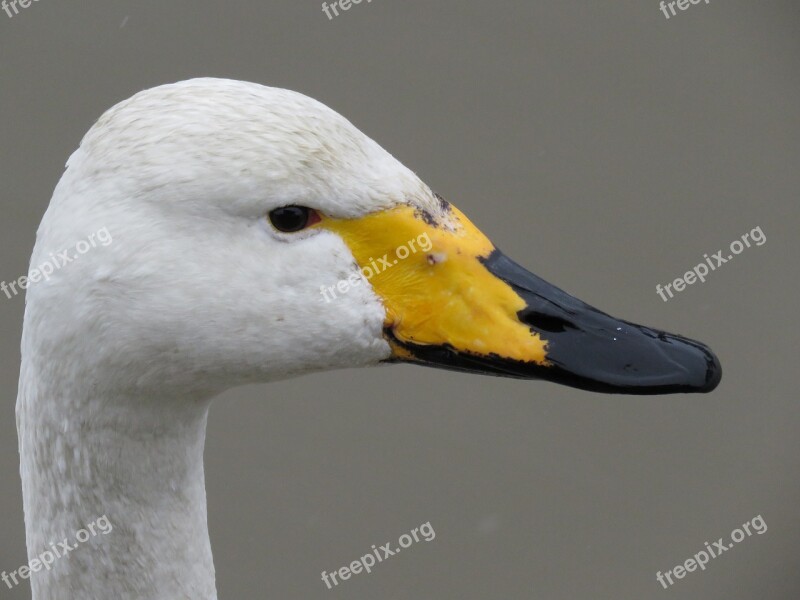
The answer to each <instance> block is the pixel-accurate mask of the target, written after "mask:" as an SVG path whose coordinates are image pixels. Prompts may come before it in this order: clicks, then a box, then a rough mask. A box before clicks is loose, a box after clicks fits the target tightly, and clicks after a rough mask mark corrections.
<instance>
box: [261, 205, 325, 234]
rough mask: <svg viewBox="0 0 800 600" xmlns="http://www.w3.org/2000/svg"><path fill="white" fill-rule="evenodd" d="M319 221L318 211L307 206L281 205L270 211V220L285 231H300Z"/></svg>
mask: <svg viewBox="0 0 800 600" xmlns="http://www.w3.org/2000/svg"><path fill="white" fill-rule="evenodd" d="M319 221H320V217H319V214H317V211H315V210H314V209H312V208H308V207H306V206H281V207H280V208H276V209H275V210H271V211H270V212H269V222H270V223H272V226H273V227H274V228H275V229H277V230H278V231H282V232H284V233H292V232H295V231H300V230H301V229H305V228H306V227H309V226H310V225H313V224H314V223H318V222H319Z"/></svg>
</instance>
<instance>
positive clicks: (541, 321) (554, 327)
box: [519, 310, 572, 333]
mask: <svg viewBox="0 0 800 600" xmlns="http://www.w3.org/2000/svg"><path fill="white" fill-rule="evenodd" d="M519 318H520V320H521V321H522V322H523V323H525V324H526V325H530V326H531V327H533V328H534V329H539V330H541V331H548V332H550V333H560V332H562V331H566V330H567V329H571V328H572V324H571V323H570V322H569V321H567V320H566V319H562V318H561V317H557V316H554V315H546V314H544V313H540V312H536V311H534V310H525V311H522V312H521V313H520V315H519Z"/></svg>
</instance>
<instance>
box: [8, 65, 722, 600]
mask: <svg viewBox="0 0 800 600" xmlns="http://www.w3.org/2000/svg"><path fill="white" fill-rule="evenodd" d="M100 231H105V232H106V233H107V234H108V235H107V239H108V240H110V241H109V243H108V244H95V245H94V246H91V247H88V248H87V247H86V245H85V244H84V246H83V249H84V251H83V252H82V253H76V252H74V251H73V252H72V256H71V258H72V260H71V261H70V262H69V263H67V264H63V265H61V264H59V266H58V268H57V269H50V270H52V271H53V272H52V273H48V274H47V277H37V278H34V277H31V282H29V286H28V288H27V290H26V306H25V315H24V323H23V333H22V341H21V367H20V379H19V388H18V396H17V404H16V417H17V429H18V435H19V452H20V474H21V481H22V490H23V504H24V515H25V530H26V542H27V548H28V555H29V557H36V556H40V555H41V554H42V553H43V552H47V551H49V549H50V548H51V547H52V546H53V544H57V543H58V542H59V541H61V540H62V539H65V538H68V537H69V536H72V535H74V532H75V531H77V530H79V529H81V528H82V527H84V526H85V525H86V524H87V523H91V522H93V521H95V520H96V519H98V518H99V517H101V516H103V517H104V518H107V520H108V522H109V523H110V524H112V525H113V531H111V532H110V533H109V534H108V535H98V536H95V537H93V538H92V539H90V540H88V541H86V543H84V544H82V545H81V546H80V547H77V548H75V549H74V550H73V551H72V552H71V553H70V555H69V556H68V557H64V558H61V559H59V560H55V561H54V562H53V564H52V565H50V566H49V567H48V568H47V569H40V570H38V571H37V572H35V573H31V574H30V583H31V588H32V592H33V598H34V600H60V599H69V600H74V599H75V598H85V599H93V598H98V599H99V598H102V599H106V598H122V599H127V598H131V599H134V598H135V599H137V600H143V599H158V600H160V599H164V600H167V599H169V600H174V599H176V598H191V599H192V600H209V599H215V598H217V591H216V584H215V570H214V562H213V558H212V550H211V544H210V541H209V535H208V526H207V507H206V486H205V475H204V467H203V448H204V443H205V432H206V423H207V417H208V412H209V408H210V406H211V404H212V400H213V399H214V397H216V396H218V395H219V394H220V393H221V392H223V391H225V390H227V389H230V388H232V387H235V386H238V385H242V384H250V383H269V382H271V381H276V380H280V379H286V378H290V377H297V376H300V375H303V374H306V373H311V372H319V371H325V370H331V369H340V368H353V367H366V366H373V365H379V364H385V363H406V364H416V365H420V366H429V367H436V368H443V369H449V370H452V371H458V372H466V373H472V374H482V375H495V376H503V377H513V378H518V379H525V380H546V381H550V382H554V383H558V384H563V385H567V386H570V387H572V388H575V389H576V390H584V391H593V392H603V393H623V394H670V393H707V392H710V391H712V390H713V389H714V388H716V387H717V385H718V384H719V382H720V379H721V374H722V370H721V366H720V362H719V360H718V358H717V357H716V355H715V354H714V353H713V351H712V350H711V349H710V348H709V347H708V346H706V345H705V344H702V343H701V342H697V341H694V340H692V339H689V338H686V337H683V336H680V335H675V334H670V333H666V332H663V331H660V330H656V329H653V328H650V327H646V326H642V325H636V324H634V323H630V322H627V321H623V320H619V319H616V318H614V317H611V316H610V315H608V314H607V313H605V312H602V311H600V310H598V309H595V308H593V307H592V306H590V305H588V304H586V303H584V302H582V301H580V300H578V299H577V298H575V297H573V296H572V295H570V294H568V293H567V292H564V291H562V290H561V289H559V288H557V287H555V286H554V285H552V284H550V283H548V282H546V281H544V280H543V279H541V278H539V277H537V276H536V275H534V274H533V273H531V272H530V271H528V270H527V269H525V268H524V267H522V266H520V265H519V264H517V263H516V262H514V261H513V260H512V259H511V258H509V257H508V256H506V255H505V254H504V253H502V252H501V251H500V250H499V249H498V248H497V247H495V246H494V245H493V243H492V242H491V241H490V240H489V239H488V238H487V237H486V236H485V235H484V234H483V233H482V232H481V231H480V230H479V229H478V227H477V226H476V225H474V224H473V223H472V222H471V221H470V220H469V219H468V218H467V216H466V215H465V214H464V213H462V212H461V211H460V210H459V209H458V208H456V207H455V206H454V205H453V204H451V203H449V202H448V201H446V200H445V199H444V198H443V197H442V196H441V195H439V194H438V193H436V192H434V191H433V190H432V189H431V188H430V187H429V186H428V185H426V184H425V183H424V182H423V181H422V180H421V179H420V178H419V177H418V176H417V175H416V174H415V173H414V172H413V171H411V170H410V169H409V168H407V167H406V166H404V165H403V164H401V163H400V162H399V161H398V160H397V159H395V158H394V157H393V156H392V155H391V154H389V152H387V151H386V150H384V149H383V148H382V147H381V146H380V145H379V144H378V143H377V142H375V141H373V140H372V139H371V138H370V137H368V136H367V135H365V134H364V133H362V132H361V131H360V130H359V129H358V128H356V126H354V125H353V124H352V123H351V122H350V121H348V120H347V119H346V118H345V117H343V116H341V115H340V114H339V113H337V112H335V111H334V110H332V109H330V108H328V107H327V106H325V105H324V104H322V103H320V102H318V101H316V100H314V99H312V98H310V97H308V96H305V95H303V94H301V93H298V92H294V91H289V90H285V89H278V88H273V87H268V86H265V85H260V84H257V83H249V82H242V81H234V80H229V79H219V78H199V79H191V80H187V81H181V82H177V83H170V84H165V85H160V86H157V87H154V88H151V89H147V90H144V91H141V92H139V93H137V94H135V95H133V96H132V97H130V98H128V99H127V100H124V101H122V102H120V103H119V104H117V105H115V106H113V107H112V108H110V109H109V110H108V111H107V112H105V113H104V114H103V115H102V116H101V117H100V118H99V119H98V120H97V121H96V122H95V123H94V125H93V126H92V127H91V128H90V129H89V130H88V132H87V133H86V134H85V136H84V137H83V139H82V140H81V142H80V144H79V146H78V149H77V150H75V152H74V153H73V154H72V155H71V156H70V157H69V159H68V161H67V163H66V167H65V170H64V173H63V175H62V176H61V178H60V180H59V182H58V183H57V185H56V187H55V190H54V192H53V195H52V198H51V201H50V204H49V206H48V208H47V210H46V211H45V213H44V215H43V217H42V220H41V223H40V226H39V228H38V230H37V234H36V242H35V245H34V249H33V253H32V257H31V262H30V265H31V269H36V268H37V266H38V265H42V264H44V263H46V262H47V261H48V260H49V257H51V256H54V255H55V254H56V253H58V252H60V251H62V250H64V249H70V248H74V247H76V242H77V241H79V240H85V239H87V236H91V234H92V233H93V232H95V233H96V232H100ZM401 249H403V250H402V251H401ZM31 272H32V271H31ZM34 279H37V280H36V281H35V282H34ZM576 393H578V392H576Z"/></svg>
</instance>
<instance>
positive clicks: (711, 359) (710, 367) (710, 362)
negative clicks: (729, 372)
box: [697, 347, 722, 394]
mask: <svg viewBox="0 0 800 600" xmlns="http://www.w3.org/2000/svg"><path fill="white" fill-rule="evenodd" d="M705 354H706V361H707V363H706V364H707V367H706V377H705V383H704V384H703V385H702V386H700V388H699V389H698V390H697V391H698V392H701V393H703V394H707V393H708V392H713V391H714V390H715V389H716V388H717V386H718V385H719V382H720V381H722V365H721V364H720V362H719V359H718V358H717V355H716V354H714V353H713V352H712V351H711V349H710V348H708V347H706V348H705Z"/></svg>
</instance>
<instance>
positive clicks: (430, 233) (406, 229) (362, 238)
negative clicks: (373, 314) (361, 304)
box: [319, 205, 548, 366]
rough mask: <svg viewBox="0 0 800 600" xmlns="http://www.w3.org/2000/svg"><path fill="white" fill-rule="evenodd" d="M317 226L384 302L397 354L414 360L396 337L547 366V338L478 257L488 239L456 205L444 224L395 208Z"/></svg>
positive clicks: (519, 300) (517, 298) (483, 254)
mask: <svg viewBox="0 0 800 600" xmlns="http://www.w3.org/2000/svg"><path fill="white" fill-rule="evenodd" d="M319 227H322V228H325V229H328V230H330V231H333V232H335V233H337V234H338V235H339V236H341V238H342V239H343V240H344V242H345V243H346V244H347V245H348V247H349V248H350V251H351V252H352V254H353V256H354V257H355V259H356V262H357V263H358V264H359V266H360V267H361V269H362V273H363V274H364V276H365V277H366V278H367V279H368V280H369V283H370V285H371V286H372V288H373V289H374V290H375V293H376V294H377V295H378V296H379V297H380V298H381V299H382V301H383V304H384V306H385V308H386V322H385V328H386V329H387V330H389V331H391V336H388V337H389V342H390V344H391V345H392V351H393V355H394V357H396V358H400V359H405V360H413V359H414V357H413V355H412V353H411V352H409V350H407V349H405V348H403V347H402V345H400V344H398V341H399V342H400V343H401V344H402V343H407V344H414V345H422V346H441V347H450V348H452V349H453V350H455V351H457V352H458V353H462V354H470V355H478V356H485V357H488V356H497V357H502V358H504V359H511V360H515V361H521V362H533V363H536V364H538V365H542V366H548V362H547V342H546V341H545V340H543V339H542V338H541V337H540V336H539V335H538V334H537V333H535V332H532V331H531V329H530V328H529V327H528V326H527V325H525V324H524V323H522V322H520V320H519V319H518V317H517V313H518V312H519V311H521V310H522V309H523V308H525V306H526V303H525V302H524V301H523V299H522V298H521V297H520V296H519V295H517V294H516V292H515V291H514V290H513V289H512V288H511V286H510V285H508V284H507V283H506V282H504V281H503V280H501V279H499V278H497V277H496V276H495V275H493V274H492V273H490V272H489V271H488V270H487V269H486V267H485V266H484V265H483V263H482V262H481V259H485V258H487V257H488V256H489V255H490V254H491V253H492V252H493V251H494V249H495V248H494V246H493V244H492V243H491V242H490V241H489V239H488V238H487V237H486V236H485V235H484V234H483V233H481V231H480V230H479V229H478V228H477V227H475V226H474V225H473V224H472V223H471V222H470V221H469V219H467V217H466V216H465V215H464V214H463V213H461V212H460V211H459V210H458V209H456V208H455V207H454V206H452V205H450V206H449V214H448V219H447V223H436V222H434V221H433V220H432V219H430V218H425V215H424V214H422V213H421V212H420V211H417V210H415V209H414V208H412V207H410V206H399V207H395V208H392V209H389V210H386V211H383V212H379V213H373V214H370V215H367V216H365V217H362V218H359V219H331V218H323V220H322V222H321V223H319ZM392 337H393V338H394V339H392Z"/></svg>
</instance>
